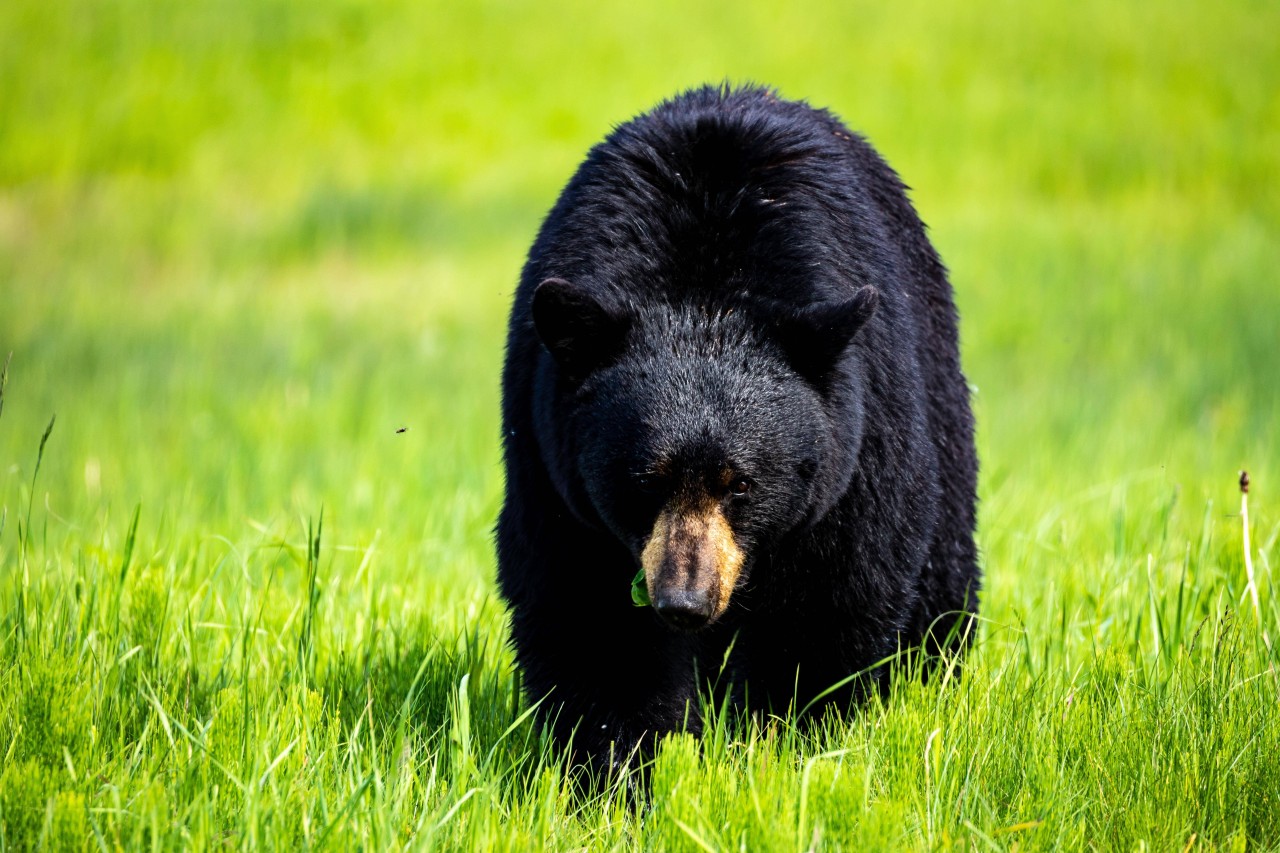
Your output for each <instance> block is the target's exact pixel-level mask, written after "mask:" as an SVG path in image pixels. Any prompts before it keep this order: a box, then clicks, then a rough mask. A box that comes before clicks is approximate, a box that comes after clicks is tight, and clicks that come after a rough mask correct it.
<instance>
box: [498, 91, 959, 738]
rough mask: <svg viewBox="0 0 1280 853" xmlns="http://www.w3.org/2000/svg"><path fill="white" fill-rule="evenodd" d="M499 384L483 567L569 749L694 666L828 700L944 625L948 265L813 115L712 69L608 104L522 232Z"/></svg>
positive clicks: (865, 163) (680, 694)
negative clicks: (645, 102)
mask: <svg viewBox="0 0 1280 853" xmlns="http://www.w3.org/2000/svg"><path fill="white" fill-rule="evenodd" d="M502 390H503V404H502V405H503V411H502V414H503V428H504V455H505V464H506V499H505V503H504V504H503V507H502V511H501V515H500V518H499V520H498V524H497V550H498V578H499V584H500V588H501V592H502V595H503V597H504V598H505V599H506V601H507V603H508V605H509V607H510V611H511V630H512V638H513V643H514V648H515V654H516V661H517V664H518V665H519V667H520V669H521V670H522V672H523V675H524V683H525V686H526V689H527V693H528V695H529V696H530V697H531V698H533V699H541V698H543V697H546V698H545V701H544V703H543V705H542V706H541V712H542V714H543V718H544V719H545V720H546V721H548V722H550V723H551V725H552V726H553V731H554V732H555V735H556V736H557V737H558V738H559V739H560V740H562V741H564V742H568V741H569V740H570V738H571V737H572V743H573V746H574V751H575V756H576V758H577V760H579V761H585V762H588V763H595V762H597V761H599V760H601V759H605V761H606V763H607V762H608V761H613V762H615V763H616V762H617V761H618V758H619V756H623V757H625V756H627V755H628V754H630V753H632V752H633V751H634V750H635V749H636V748H638V747H639V748H642V749H644V748H647V747H648V746H649V745H650V744H651V742H652V739H653V738H654V737H655V736H657V735H661V734H663V733H665V732H669V731H672V730H674V729H679V728H682V727H687V728H688V729H690V730H693V731H697V730H698V728H699V720H698V702H697V698H698V695H699V691H700V690H701V689H702V688H704V687H706V686H707V683H708V681H709V680H710V679H713V678H714V679H716V680H717V682H718V683H719V684H720V685H722V686H723V685H724V684H731V685H732V688H731V690H732V693H731V694H730V699H731V701H732V702H733V703H734V705H735V706H738V707H745V708H748V709H757V708H772V709H773V710H774V711H776V712H785V711H786V710H787V709H788V708H789V707H794V708H800V707H803V706H804V705H806V704H808V703H809V702H810V700H812V699H814V698H815V697H820V698H821V699H822V700H823V701H822V703H819V704H818V707H821V706H822V704H824V703H827V702H843V703H845V704H846V705H847V704H848V703H850V702H852V701H855V700H856V699H857V697H859V696H861V695H863V694H864V692H865V691H866V690H868V689H871V688H872V687H874V686H876V685H882V684H883V683H884V681H885V680H886V676H885V669H884V667H882V666H877V664H879V663H880V662H882V661H884V660H885V659H886V658H889V657H892V656H893V655H894V654H895V653H896V652H897V651H899V650H900V649H908V648H917V647H921V646H924V647H925V648H926V649H932V650H933V651H935V652H936V651H938V650H939V649H940V648H944V647H955V648H962V647H963V645H964V644H965V642H967V637H968V634H969V628H970V627H971V626H970V621H971V620H970V614H972V613H973V612H974V610H975V608H976V605H977V593H978V586H979V568H978V562H977V553H976V549H975V545H974V538H973V534H974V513H975V502H976V496H975V488H976V479H977V458H976V453H975V450H974V442H973V418H972V414H971V412H970V407H969V390H968V385H967V384H966V381H965V378H964V376H963V374H962V373H961V370H960V360H959V352H958V347H957V318H956V311H955V307H954V303H953V301H952V295H951V287H950V285H949V283H948V281H947V276H946V271H945V269H944V268H943V265H942V263H941V261H940V260H939V258H938V255H937V253H936V252H935V251H934V249H933V247H932V245H931V244H930V243H929V240H928V238H927V237H926V236H925V231H924V226H923V225H922V224H921V222H920V220H919V218H918V217H917V215H916V213H915V211H914V209H913V208H912V207H911V205H910V203H909V202H908V201H907V198H906V195H905V187H904V185H903V184H902V182H901V180H900V179H899V178H898V176H897V174H896V173H895V172H894V171H893V170H892V169H890V168H889V167H888V166H887V165H886V164H885V162H884V161H883V160H882V159H881V158H880V157H879V155H877V154H876V152H875V151H874V150H873V149H872V148H871V146H870V145H869V144H868V143H867V142H866V141H865V140H864V139H863V138H862V137H860V136H858V135H857V134H854V133H852V132H850V131H849V130H848V129H847V128H846V127H845V126H844V125H843V124H841V123H840V121H839V120H838V119H836V118H835V117H834V116H832V115H831V114H830V113H828V112H826V111H823V110H818V109H814V108H812V107H810V106H808V105H806V104H804V103H802V102H792V101H787V100H783V99H781V98H779V97H778V96H777V95H776V94H775V93H774V92H773V91H771V90H768V89H763V88H756V87H747V88H738V89H733V88H715V87H707V88H701V89H696V90H692V91H689V92H686V93H684V94H682V95H679V96H678V97H675V98H673V99H672V100H669V101H666V102H664V103H662V104H660V105H659V106H658V107H656V108H655V109H653V110H652V111H651V112H648V113H646V114H644V115H641V116H640V117H638V118H636V119H634V120H632V121H630V122H628V123H626V124H624V125H622V126H620V127H618V128H617V129H616V130H614V131H613V133H611V134H610V135H609V136H608V138H607V139H605V141H604V142H602V143H600V144H599V145H597V146H596V147H595V148H593V149H592V150H591V152H590V153H589V154H588V156H587V159H586V161H585V162H584V163H583V164H582V165H581V167H580V168H579V169H578V171H577V173H576V174H575V175H574V176H573V178H572V180H570V181H569V184H568V186H567V187H565V189H564V191H563V192H562V193H561V195H560V198H559V200H558V201H557V202H556V204H555V206H554V207H553V208H552V210H551V212H550V214H549V215H548V216H547V218H546V220H545V222H544V223H543V225H542V228H541V231H540V232H539V234H538V237H537V240H536V242H535V243H534V245H533V248H532V249H531V250H530V252H529V257H528V261H527V263H526V265H525V267H524V270H523V273H522V277H521V281H520V285H519V288H518V289H517V291H516V294H515V302H514V306H513V307H512V310H511V319H510V329H509V337H508V341H507V352H506V364H505V368H504V372H503V386H502ZM641 573H642V578H641V577H640V575H641ZM633 579H635V580H636V581H637V583H642V584H643V587H644V589H643V592H646V593H647V597H648V600H649V602H651V606H646V607H638V606H635V604H633V601H632V582H633ZM642 597H643V596H642ZM855 673H865V675H863V676H862V677H859V678H850V676H851V675H853V674H855ZM837 685H839V687H838V689H835V690H829V688H832V687H833V686H837ZM610 756H612V758H611V759H610V758H609V757H610Z"/></svg>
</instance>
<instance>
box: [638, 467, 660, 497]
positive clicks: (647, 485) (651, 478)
mask: <svg viewBox="0 0 1280 853" xmlns="http://www.w3.org/2000/svg"><path fill="white" fill-rule="evenodd" d="M635 483H636V488H637V489H639V490H640V491H642V492H644V493H645V494H646V495H655V494H657V493H659V492H661V491H662V488H663V485H664V484H663V479H662V475H661V474H658V473H655V472H653V471H644V472H642V473H640V474H637V475H636V478H635Z"/></svg>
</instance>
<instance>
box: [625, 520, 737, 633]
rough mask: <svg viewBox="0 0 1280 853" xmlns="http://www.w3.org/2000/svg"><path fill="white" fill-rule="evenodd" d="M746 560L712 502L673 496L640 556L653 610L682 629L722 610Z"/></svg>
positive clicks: (689, 628)
mask: <svg viewBox="0 0 1280 853" xmlns="http://www.w3.org/2000/svg"><path fill="white" fill-rule="evenodd" d="M744 560H745V555H744V553H743V551H742V549H741V548H740V547H739V546H738V543H737V541H736V540H735V539H734V536H733V529H732V528H731V527H730V526H729V522H728V520H727V519H726V518H725V517H724V512H723V510H722V508H721V507H720V505H719V504H718V503H717V502H715V501H712V500H700V501H697V502H689V501H683V500H674V501H672V502H671V503H670V504H668V505H667V506H666V507H664V508H663V510H662V512H661V513H660V514H659V515H658V518H657V521H655V522H654V525H653V531H652V532H651V533H650V534H649V538H648V539H647V540H646V542H645V546H644V550H643V551H642V552H641V555H640V564H641V565H642V566H643V568H644V574H645V585H646V587H647V588H648V591H649V601H650V602H651V603H652V604H653V609H654V610H655V611H656V612H657V614H658V615H659V616H660V617H661V618H662V619H663V621H665V622H666V623H667V624H668V625H670V626H671V627H673V628H675V629H677V630H681V631H696V630H698V629H699V628H703V627H705V626H707V625H709V624H711V623H712V622H714V621H715V620H716V619H719V618H720V616H722V615H723V614H724V612H725V610H726V609H728V607H729V599H730V597H731V596H732V595H733V589H734V587H735V586H736V584H737V581H738V575H739V574H740V573H741V571H742V564H743V562H744Z"/></svg>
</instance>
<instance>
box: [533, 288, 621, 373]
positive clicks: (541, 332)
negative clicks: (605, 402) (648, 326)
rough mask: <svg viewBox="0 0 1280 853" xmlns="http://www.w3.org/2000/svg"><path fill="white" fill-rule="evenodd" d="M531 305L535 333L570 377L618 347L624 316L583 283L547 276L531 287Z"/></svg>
mask: <svg viewBox="0 0 1280 853" xmlns="http://www.w3.org/2000/svg"><path fill="white" fill-rule="evenodd" d="M531 307H532V311H533V327H534V329H536V330H537V332H538V337H539V338H541V339H542V344H543V346H545V347H546V348H547V351H548V352H550V353H551V355H552V357H553V358H554V359H555V360H556V364H558V365H559V366H560V369H561V370H563V371H564V373H565V375H566V376H567V377H568V378H569V379H570V380H572V381H579V380H581V379H583V378H584V377H586V375H587V374H588V373H590V372H591V371H592V370H595V369H596V368H598V367H601V366H603V365H604V364H605V363H607V362H608V361H609V360H610V359H612V358H613V357H614V356H616V355H617V354H618V353H619V352H621V351H622V344H623V339H624V338H625V337H626V331H627V327H628V325H629V323H628V320H627V318H626V316H625V315H623V314H621V313H619V312H617V311H613V310H610V309H609V308H607V307H606V306H605V305H604V304H602V303H601V302H600V300H599V299H597V298H596V296H595V294H593V293H591V291H589V290H588V289H587V288H585V287H581V286H579V285H576V284H574V283H573V282H569V281H565V280H564V279H562V278H549V279H547V280H545V281H543V282H542V283H541V284H539V285H538V286H537V287H536V288H534V291H533V305H532V306H531Z"/></svg>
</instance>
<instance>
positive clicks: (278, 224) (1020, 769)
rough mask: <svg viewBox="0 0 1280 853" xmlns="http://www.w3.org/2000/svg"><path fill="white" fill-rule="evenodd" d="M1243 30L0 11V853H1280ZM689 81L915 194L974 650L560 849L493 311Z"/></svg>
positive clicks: (669, 779) (838, 14)
mask: <svg viewBox="0 0 1280 853" xmlns="http://www.w3.org/2000/svg"><path fill="white" fill-rule="evenodd" d="M613 5H614V6H616V4H613ZM1276 32H1280V6H1277V5H1276V4H1274V3H1264V2H1240V3H1232V4H1211V3H1207V2H1171V3H1161V4H1142V3H1119V4H1117V3H1104V2H1101V0H1079V2H1072V3H1065V2H1064V3H1048V4H1039V5H1035V6H1027V5H1025V4H1015V3H1012V2H1001V3H997V4H991V5H985V6H983V7H981V9H978V8H976V7H971V6H969V5H965V4H945V5H941V4H930V3H924V2H906V3H895V4H872V3H847V4H840V3H828V4H822V5H820V6H815V7H808V8H802V7H801V6H798V5H797V6H794V7H786V6H783V5H779V4H769V3H764V2H760V3H748V4H743V3H740V2H739V3H732V4H730V3H727V2H700V3H695V4H692V7H691V8H690V7H689V6H687V5H685V4H675V3H666V2H663V3H656V4H630V5H626V6H616V8H614V7H613V6H611V5H610V4H589V3H570V4H563V5H561V6H558V7H556V8H552V7H550V6H548V5H547V4H535V3H523V2H522V3H501V4H490V5H486V6H478V5H476V6H462V5H458V4H453V5H448V4H422V3H412V2H407V0H398V1H397V0H392V2H387V3H380V4H376V5H375V4H369V5H366V4H363V3H356V2H345V1H344V0H320V2H313V3H310V4H306V5H303V4H295V3H288V2H282V0H267V2H258V3H249V2H245V1H244V0H217V2H212V3H205V4H165V3H156V2H141V0H115V2H107V3H89V2H82V1H81V0H68V2H61V3H45V2H35V1H34V0H8V2H5V3H2V4H0V360H2V359H3V358H4V357H5V355H6V354H7V353H8V352H9V351H12V352H13V361H12V364H11V365H10V367H9V375H8V383H7V386H6V387H5V389H4V391H3V403H2V405H3V409H2V411H0V848H3V849H28V848H38V847H45V848H50V849H64V848H65V849H102V848H108V849H116V848H119V849H140V848H143V847H154V848H171V847H178V848H183V847H185V848H197V849H205V848H210V847H214V846H225V847H241V846H254V847H286V848H291V849H296V848H299V847H304V848H315V847H331V848H336V849H347V848H352V847H356V846H362V847H366V848H375V849H380V848H384V847H414V848H417V847H429V846H445V847H455V848H466V849H487V848H498V849H504V848H505V849H528V848H531V847H543V846H545V847H551V848H556V849H561V848H581V847H591V848H612V847H624V848H629V847H640V848H646V849H690V850H695V849H728V848H734V849H744V848H745V849H748V850H772V849H776V850H792V849H805V848H809V847H811V846H812V847H815V848H819V849H841V848H843V849H851V850H857V849H868V848H872V849H874V848H884V847H892V848H898V847H906V848H917V849H919V848H929V849H933V848H949V847H964V848H965V849H988V848H998V849H1005V848H1010V849H1011V848H1013V847H1018V848H1019V849H1029V848H1033V849H1042V848H1056V847H1065V848H1071V849H1078V848H1083V847H1094V848H1098V849H1133V848H1137V847H1139V846H1145V847H1146V848H1148V849H1162V850H1174V849H1176V850H1182V849H1184V848H1188V847H1189V848H1191V849H1199V848H1202V847H1231V848H1233V849H1235V848H1246V847H1255V848H1259V849H1267V848H1273V849H1274V848H1280V675H1278V674H1277V663H1278V662H1280V661H1278V658H1280V652H1276V651H1269V650H1268V648H1267V645H1266V643H1265V641H1264V639H1263V636H1262V633H1263V631H1264V630H1265V631H1266V632H1267V634H1268V635H1269V637H1270V639H1271V640H1272V641H1273V642H1280V599H1278V598H1277V597H1276V595H1275V591H1274V590H1275V587H1274V580H1273V578H1274V575H1275V572H1276V567H1277V564H1278V563H1280V546H1278V543H1280V510H1278V507H1280V502H1278V501H1277V498H1276V495H1277V494H1278V493H1280V491H1278V490H1277V483H1280V455H1278V453H1277V444H1276V437H1277V435H1280V396H1278V395H1277V393H1276V389H1278V388H1280V343H1278V340H1280V333H1278V332H1277V329H1278V328H1280V286H1277V282H1276V270H1277V269H1280V193H1277V192H1276V188H1277V186H1278V185H1280V181H1278V179H1280V100H1278V99H1277V97H1276V94H1275V93H1276V92H1277V91H1280V41H1277V40H1276V38H1275V35H1274V34H1275V33H1276ZM724 78H731V79H735V80H747V79H754V80H760V81H766V82H771V83H774V84H776V85H778V86H779V87H780V88H781V90H782V91H783V93H784V94H786V95H788V96H793V97H806V98H809V99H810V100H812V101H813V102H815V103H818V104H822V105H828V106H831V107H832V108H834V109H835V110H836V111H838V112H839V113H840V114H841V115H843V116H844V117H845V118H846V119H847V120H848V122H849V123H850V124H851V125H852V126H854V127H856V128H858V129H860V130H863V131H865V132H866V133H867V134H868V135H869V136H870V137H871V138H872V140H873V141H874V142H875V143H876V144H877V146H878V147H879V148H880V149H881V150H882V151H883V152H884V153H885V155H886V156H887V157H888V159H889V160H890V162H891V163H893V164H894V165H895V166H896V167H897V168H898V169H899V170H900V171H901V172H902V173H903V175H904V176H905V177H906V179H907V181H908V183H910V184H911V185H912V186H913V187H915V188H916V190H915V192H914V198H915V201H916V203H917V205H918V207H919V208H920V210H921V212H922V215H923V217H924V218H925V220H926V221H927V222H929V223H930V225H931V227H932V232H931V233H932V235H933V237H934V239H935V241H936V243H937V245H938V247H939V249H940V250H941V252H942V254H943V256H944V258H945V259H946V260H947V262H948V264H949V265H950V267H951V268H952V271H953V281H954V284H955V286H956V290H957V297H958V300H959V302H960V306H961V310H962V315H963V336H964V349H965V353H964V355H965V361H966V367H967V370H968V373H969V376H970V379H971V380H972V382H973V383H974V385H975V386H976V387H977V388H978V394H977V396H976V398H975V402H976V405H977V410H978V415H979V419H980V435H979V442H980V451H981V454H982V459H983V478H982V484H981V494H982V507H981V529H980V540H981V544H982V548H983V553H984V561H985V566H986V573H987V584H986V590H985V594H984V599H983V617H984V621H983V624H982V629H981V632H980V634H979V637H978V642H977V645H976V647H975V648H974V650H973V653H972V655H971V656H970V658H969V660H968V661H967V663H966V666H965V671H964V673H963V677H957V678H938V679H934V680H933V681H931V682H930V683H929V684H928V685H927V686H921V685H919V684H918V683H914V682H910V681H907V682H905V683H902V684H900V685H898V687H897V689H895V690H894V691H893V692H892V694H891V695H890V696H889V697H888V698H887V699H886V700H884V701H882V702H873V703H872V704H870V705H868V706H867V707H866V708H864V709H862V710H861V711H860V712H859V713H857V714H856V715H854V716H852V717H850V718H847V719H829V720H827V721H826V722H825V723H824V725H823V726H821V727H820V728H819V730H818V731H816V732H808V733H802V732H799V731H797V730H796V729H794V728H793V727H792V726H791V725H790V724H789V723H788V721H786V720H783V719H770V720H762V721H758V722H756V723H749V722H744V721H741V720H733V719H729V718H725V717H724V716H723V715H719V714H716V713H715V711H714V709H709V710H710V711H711V712H712V718H713V721H714V725H713V726H712V727H711V733H710V734H709V735H708V737H707V738H706V739H705V741H704V742H703V743H702V745H701V747H699V746H698V745H696V744H695V743H693V742H691V741H689V740H687V739H684V738H673V739H671V740H669V741H668V742H667V743H666V745H665V746H664V747H663V749H662V751H661V754H660V755H659V757H658V759H657V763H656V766H655V768H654V772H653V785H654V796H653V798H652V808H651V809H649V810H646V811H641V812H638V813H637V812H633V811H632V810H631V809H629V808H628V807H627V806H626V804H625V802H623V800H622V799H621V798H619V797H613V798H604V799H600V800H593V801H589V802H585V803H579V802H575V800H574V798H573V796H572V794H571V788H570V786H569V784H568V783H566V781H565V775H564V767H563V762H562V760H561V758H560V757H559V756H558V755H557V754H556V753H555V752H554V751H553V750H551V749H550V748H549V747H548V745H547V743H546V741H545V739H544V738H543V737H542V735H541V733H540V732H539V731H538V730H537V729H536V728H535V727H534V726H533V725H532V724H531V723H530V721H529V718H528V717H527V716H526V711H527V710H528V705H527V703H525V702H524V701H523V700H522V699H521V698H520V696H519V690H518V680H517V678H516V676H515V674H514V673H513V670H512V665H511V655H510V652H509V651H508V650H507V648H506V646H505V634H504V614H503V611H502V607H501V604H500V602H499V601H498V600H497V598H496V595H495V591H494V584H493V553H492V547H491V542H490V534H489V531H490V528H491V525H492V521H493V518H494V516H495V514H496V511H497V506H498V502H499V497H500V492H501V472H500V468H499V464H498V435H497V433H498V419H497V405H498V392H497V375H498V371H499V365H500V361H501V347H502V339H503V324H504V314H505V311H506V306H507V301H508V299H509V297H510V293H511V290H512V288H513V285H514V282H515V279H516V276H517V273H518V270H519V266H520V263H521V260H522V256H523V252H524V250H525V248H526V247H527V245H528V243H529V242H530V240H531V239H532V236H533V233H534V231H535V229H536V227H537V224H538V221H539V217H540V216H541V215H542V214H543V212H544V211H545V210H546V209H547V207H548V206H549V205H550V203H551V201H552V199H553V198H554V194H555V192H556V191H557V190H558V188H559V186H560V185H561V184H562V183H563V182H564V181H565V180H566V179H567V177H568V175H569V174H570V172H571V170H572V169H573V168H574V166H575V165H576V163H577V161H578V160H579V158H580V157H581V156H582V154H583V152H584V151H585V150H586V148H587V147H588V146H589V145H590V144H592V143H593V142H594V141H596V140H597V139H598V138H600V137H601V136H602V135H603V134H604V133H605V132H606V131H607V130H608V128H609V127H610V125H611V124H612V123H616V122H618V121H622V120H625V119H626V118H627V117H629V116H630V115H632V114H634V113H635V112H637V111H639V110H640V109H643V108H644V107H646V106H647V105H649V104H651V103H652V102H653V101H655V100H657V99H658V98H660V97H663V96H665V95H667V94H670V93H671V92H673V91H675V90H677V89H679V88H681V87H684V86H688V85H692V84H695V83H699V82H703V81H706V80H711V81H716V80H720V79H724ZM55 414H56V422H55V423H54V424H53V428H52V431H51V432H50V433H48V435H47V441H42V436H44V435H45V433H46V427H47V425H48V424H49V423H50V419H51V417H52V416H54V415H55ZM405 427H407V431H406V432H403V433H399V432H397V430H399V429H401V428H405ZM41 451H42V452H41ZM37 466H38V467H39V470H38V471H37ZM1242 468H1247V469H1248V470H1249V472H1250V474H1251V476H1252V478H1253V481H1254V484H1255V485H1254V488H1253V490H1252V492H1251V494H1250V500H1251V504H1250V514H1251V521H1252V545H1253V554H1252V556H1253V563H1254V567H1255V571H1256V573H1257V576H1258V586H1259V589H1258V592H1259V596H1260V608H1259V610H1258V612H1255V611H1254V608H1253V605H1252V604H1251V603H1250V601H1249V599H1248V597H1247V595H1246V574H1245V566H1244V559H1243V558H1244V551H1243V542H1242V523H1241V521H1242V520H1241V518H1240V517H1239V510H1240V496H1239V492H1238V489H1237V487H1236V480H1237V476H1238V472H1239V470H1240V469H1242ZM624 586H625V582H624ZM620 594H625V589H620ZM619 665H624V666H625V662H620V663H619Z"/></svg>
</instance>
